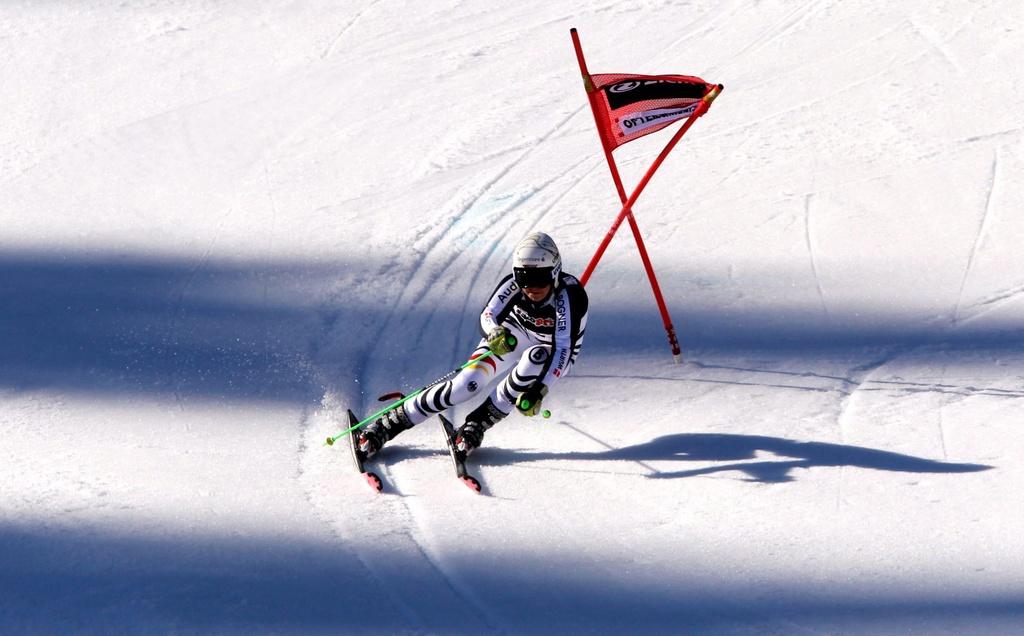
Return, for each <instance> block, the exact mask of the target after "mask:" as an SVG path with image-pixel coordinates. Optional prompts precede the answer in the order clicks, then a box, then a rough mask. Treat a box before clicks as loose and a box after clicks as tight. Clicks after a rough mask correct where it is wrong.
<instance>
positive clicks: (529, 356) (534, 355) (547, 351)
mask: <svg viewBox="0 0 1024 636" xmlns="http://www.w3.org/2000/svg"><path fill="white" fill-rule="evenodd" d="M523 358H524V359H526V360H529V361H530V362H532V363H533V364H544V363H545V362H547V361H548V359H549V358H551V347H550V346H548V345H533V346H532V347H530V348H529V349H527V350H526V351H524V352H523Z"/></svg>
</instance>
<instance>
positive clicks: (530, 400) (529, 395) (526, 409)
mask: <svg viewBox="0 0 1024 636" xmlns="http://www.w3.org/2000/svg"><path fill="white" fill-rule="evenodd" d="M547 394H548V387H546V386H544V384H542V383H540V382H538V383H537V384H534V385H533V386H531V387H530V388H528V389H526V393H523V394H522V395H520V396H519V398H518V399H517V400H516V408H517V409H519V412H520V413H522V414H523V415H525V416H526V417H533V416H534V415H536V414H538V413H540V410H541V409H540V403H541V402H542V401H543V400H544V396H545V395H547Z"/></svg>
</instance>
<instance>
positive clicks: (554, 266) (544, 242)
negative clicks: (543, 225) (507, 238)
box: [512, 232, 562, 287]
mask: <svg viewBox="0 0 1024 636" xmlns="http://www.w3.org/2000/svg"><path fill="white" fill-rule="evenodd" d="M560 273H562V257H561V256H560V255H559V253H558V246H557V245H555V242H554V241H553V240H552V239H551V237H550V236H548V235H547V234H545V233H543V232H534V233H533V234H531V235H529V236H527V237H526V238H524V239H523V240H521V241H519V245H516V251H515V252H514V253H513V255H512V275H513V277H514V278H515V281H516V283H517V284H518V285H519V286H520V287H535V286H544V285H554V286H555V287H558V275H559V274H560Z"/></svg>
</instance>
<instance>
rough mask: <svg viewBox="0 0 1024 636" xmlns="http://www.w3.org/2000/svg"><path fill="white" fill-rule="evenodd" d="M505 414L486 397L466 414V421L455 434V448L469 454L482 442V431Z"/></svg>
mask: <svg viewBox="0 0 1024 636" xmlns="http://www.w3.org/2000/svg"><path fill="white" fill-rule="evenodd" d="M506 415H508V413H503V412H501V411H500V410H499V409H498V407H496V406H495V405H494V402H492V401H491V398H487V399H486V400H484V402H483V404H481V405H480V406H478V407H476V408H475V409H473V411H471V412H470V413H469V415H467V416H466V423H465V424H463V425H462V426H460V427H459V430H458V431H457V432H456V434H455V448H457V449H458V450H459V452H461V453H463V454H464V455H469V454H470V453H472V452H473V451H474V450H476V449H477V448H479V447H480V444H482V443H483V441H484V432H485V431H486V430H487V429H489V428H491V427H492V426H494V425H495V424H497V423H498V422H499V421H501V420H502V419H504V418H505V416H506Z"/></svg>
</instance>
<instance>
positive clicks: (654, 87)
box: [587, 73, 717, 150]
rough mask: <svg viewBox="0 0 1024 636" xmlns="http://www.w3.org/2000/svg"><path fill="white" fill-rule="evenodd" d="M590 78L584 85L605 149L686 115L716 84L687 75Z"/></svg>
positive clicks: (602, 76)
mask: <svg viewBox="0 0 1024 636" xmlns="http://www.w3.org/2000/svg"><path fill="white" fill-rule="evenodd" d="M590 81H591V85H590V86H588V87H587V89H588V92H589V93H591V95H592V98H593V99H594V105H595V108H594V115H595V117H596V119H597V127H598V130H599V132H600V134H601V140H602V141H603V142H604V145H605V148H607V149H608V150H614V149H615V148H618V147H619V146H621V145H622V144H624V143H628V142H630V141H633V140H634V139H639V138H640V137H643V136H644V135H649V134H651V133H652V132H655V131H658V130H661V129H662V128H664V127H665V126H668V125H669V124H671V123H672V122H674V121H679V120H680V119H685V118H687V117H689V116H690V115H692V114H693V113H694V112H695V111H696V110H697V107H698V106H699V105H700V102H701V100H702V99H704V96H705V95H707V94H708V93H710V92H711V91H712V90H714V89H715V88H716V87H717V86H716V85H715V84H708V83H707V82H705V81H704V80H702V79H701V78H699V77H691V76H689V75H633V74H628V73H605V74H600V75H591V76H590Z"/></svg>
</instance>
